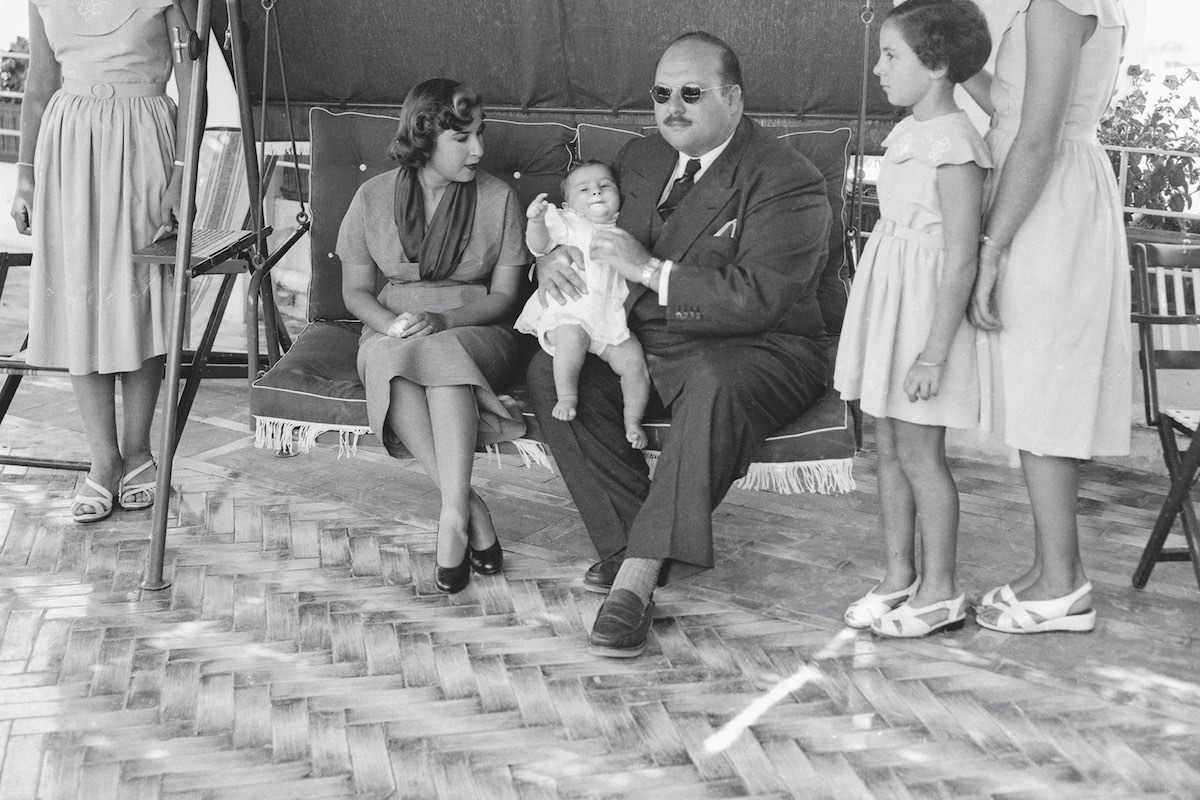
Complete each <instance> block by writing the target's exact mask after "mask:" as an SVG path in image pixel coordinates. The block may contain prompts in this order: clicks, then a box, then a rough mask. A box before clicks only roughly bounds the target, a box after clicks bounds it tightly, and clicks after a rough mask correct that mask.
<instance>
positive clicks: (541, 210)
mask: <svg viewBox="0 0 1200 800" xmlns="http://www.w3.org/2000/svg"><path fill="white" fill-rule="evenodd" d="M546 196H547V195H546V193H545V192H542V193H541V194H539V195H538V196H537V197H535V198H533V202H532V203H530V204H529V208H527V209H525V216H526V217H528V218H529V219H535V220H538V221H541V220H544V219H545V218H546V209H547V208H549V207H550V202H549V201H548V200H547V199H546Z"/></svg>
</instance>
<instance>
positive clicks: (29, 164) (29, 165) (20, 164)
mask: <svg viewBox="0 0 1200 800" xmlns="http://www.w3.org/2000/svg"><path fill="white" fill-rule="evenodd" d="M17 167H29V168H30V169H33V164H31V163H30V162H28V161H18V162H17Z"/></svg>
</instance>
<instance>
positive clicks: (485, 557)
mask: <svg viewBox="0 0 1200 800" xmlns="http://www.w3.org/2000/svg"><path fill="white" fill-rule="evenodd" d="M467 558H468V559H470V561H471V566H472V567H474V569H475V571H476V572H478V573H479V574H480V575H495V574H496V573H497V572H499V571H500V568H501V567H503V566H504V549H503V548H501V547H500V540H499V539H497V540H496V541H495V542H493V543H492V546H491V547H485V548H484V549H483V550H476V549H475V548H474V547H468V548H467Z"/></svg>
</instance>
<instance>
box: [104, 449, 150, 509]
mask: <svg viewBox="0 0 1200 800" xmlns="http://www.w3.org/2000/svg"><path fill="white" fill-rule="evenodd" d="M155 466H158V465H157V464H156V463H155V461H154V459H153V458H148V459H146V462H145V463H144V464H142V465H141V466H140V467H138V468H137V469H132V470H130V471H129V472H128V473H127V474H126V475H125V477H124V478H121V483H120V485H118V486H117V502H119V503H120V504H121V508H123V509H125V510H126V511H140V510H142V509H143V508H149V507H150V506H152V505H154V488H155V487H156V486H157V485H158V481H157V480H153V481H143V482H142V483H132V481H133V479H134V478H136V477H137V476H138V475H141V474H142V473H143V472H145V471H146V470H148V469H150V468H151V467H155ZM138 495H145V496H146V497H148V498H149V499H147V500H135V499H134V498H136V497H137V496H138ZM109 496H110V497H111V495H109Z"/></svg>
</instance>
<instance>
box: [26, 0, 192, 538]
mask: <svg viewBox="0 0 1200 800" xmlns="http://www.w3.org/2000/svg"><path fill="white" fill-rule="evenodd" d="M185 8H186V9H187V11H186V13H188V14H189V15H190V16H191V18H193V19H194V18H195V10H196V3H195V0H174V2H173V0H95V1H94V2H86V3H84V2H77V1H75V2H72V0H33V1H32V2H31V3H30V4H29V52H30V63H29V75H28V78H27V80H26V85H25V97H24V102H23V103H22V106H21V149H20V155H19V157H18V178H17V180H18V183H17V194H16V199H15V200H14V202H13V210H12V216H13V219H14V220H15V221H16V223H17V230H18V231H20V232H21V233H25V234H32V236H33V270H32V272H31V279H30V303H29V352H28V354H27V361H28V363H29V364H31V365H33V366H40V367H61V368H65V369H67V370H68V372H70V374H71V385H72V389H73V390H74V392H75V399H76V401H77V402H78V404H79V411H80V418H81V420H82V422H83V428H84V432H85V433H86V434H87V439H88V446H89V449H90V450H91V470H90V471H89V472H88V475H87V478H86V479H85V481H84V488H83V491H81V492H80V493H79V495H78V496H77V497H76V498H75V500H74V502H73V503H72V505H71V515H72V516H73V517H74V519H75V521H76V522H97V521H99V520H102V519H105V518H106V517H108V516H109V515H110V514H111V513H112V510H113V499H114V494H115V495H116V499H117V502H118V503H119V504H120V505H121V507H123V508H126V509H139V508H147V507H149V506H151V505H153V503H154V482H155V480H154V479H155V468H154V459H153V458H152V457H151V455H150V423H151V421H152V419H153V417H154V406H155V404H156V402H157V399H158V390H159V387H160V386H161V385H162V377H163V361H164V359H163V356H164V355H165V354H166V352H167V322H168V317H169V309H170V292H171V286H170V281H169V279H168V278H167V273H166V271H165V270H164V269H163V268H162V267H160V266H158V265H150V264H135V263H133V258H132V256H133V252H134V251H135V250H137V249H139V248H141V247H145V246H146V245H148V244H150V242H151V241H152V240H153V238H154V236H155V233H156V232H157V231H159V230H161V229H164V228H169V227H171V225H172V224H173V220H174V219H175V218H176V217H177V216H178V214H179V198H180V189H181V187H182V183H183V162H182V161H181V160H180V159H178V158H177V157H176V155H175V143H176V141H179V140H181V139H182V138H183V135H184V132H185V131H186V130H187V113H186V112H183V113H178V114H177V113H176V109H175V104H174V103H172V102H171V100H170V99H169V98H168V97H167V95H166V85H167V78H169V77H170V75H171V69H172V58H171V33H170V32H171V30H172V29H173V28H179V29H180V30H181V31H185V32H186V30H187V27H186V21H185V19H184V16H183V14H184V13H185V11H184V9H185ZM185 36H186V33H185ZM191 70H192V62H191V61H190V60H189V59H186V58H185V59H183V60H182V61H181V62H180V63H179V64H178V66H177V67H176V70H175V83H176V86H177V87H178V90H179V100H180V104H179V106H180V108H182V109H186V108H187V107H188V98H189V95H190V91H189V90H190V87H191ZM118 377H120V379H121V401H122V435H121V436H120V439H119V440H118V435H117V415H116V379H117V378H118Z"/></svg>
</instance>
